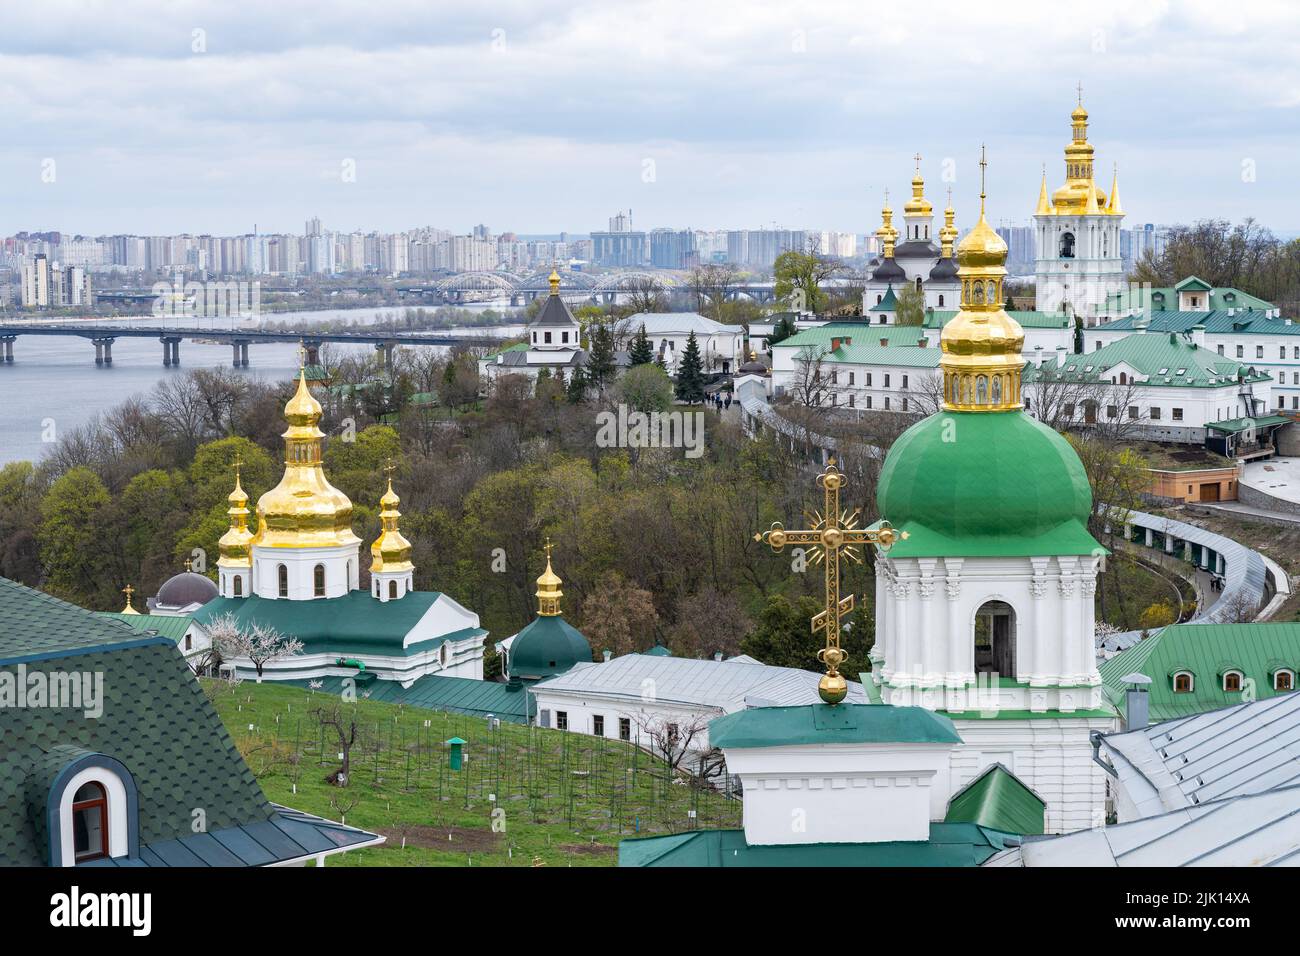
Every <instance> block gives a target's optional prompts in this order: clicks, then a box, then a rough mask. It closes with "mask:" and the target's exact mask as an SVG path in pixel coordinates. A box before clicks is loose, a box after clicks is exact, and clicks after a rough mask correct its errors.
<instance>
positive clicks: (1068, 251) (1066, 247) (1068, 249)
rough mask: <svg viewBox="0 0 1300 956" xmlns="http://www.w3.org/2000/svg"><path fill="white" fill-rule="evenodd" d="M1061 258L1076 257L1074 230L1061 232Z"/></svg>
mask: <svg viewBox="0 0 1300 956" xmlns="http://www.w3.org/2000/svg"><path fill="white" fill-rule="evenodd" d="M1061 258H1062V259H1073V258H1074V233H1072V232H1063V233H1061Z"/></svg>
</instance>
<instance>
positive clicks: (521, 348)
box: [479, 342, 528, 362]
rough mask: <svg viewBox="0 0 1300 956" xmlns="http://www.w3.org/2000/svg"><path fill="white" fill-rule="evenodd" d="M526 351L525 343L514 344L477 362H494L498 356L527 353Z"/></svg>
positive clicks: (526, 345)
mask: <svg viewBox="0 0 1300 956" xmlns="http://www.w3.org/2000/svg"><path fill="white" fill-rule="evenodd" d="M527 351H528V343H527V342H516V343H515V344H514V345H507V346H506V347H505V348H503V349H498V350H497V351H495V352H493V353H492V354H491V355H485V356H483V358H481V359H479V361H481V362H492V361H495V360H496V357H497V356H498V355H505V354H506V353H507V352H527Z"/></svg>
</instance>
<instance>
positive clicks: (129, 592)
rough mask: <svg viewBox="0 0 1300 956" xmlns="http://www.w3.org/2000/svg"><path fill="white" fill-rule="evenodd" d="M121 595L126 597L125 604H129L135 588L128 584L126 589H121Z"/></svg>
mask: <svg viewBox="0 0 1300 956" xmlns="http://www.w3.org/2000/svg"><path fill="white" fill-rule="evenodd" d="M122 593H123V594H125V595H126V603H127V604H130V603H131V595H132V594H134V593H135V588H133V587H131V585H129V584H128V585H127V586H126V587H124V588H122Z"/></svg>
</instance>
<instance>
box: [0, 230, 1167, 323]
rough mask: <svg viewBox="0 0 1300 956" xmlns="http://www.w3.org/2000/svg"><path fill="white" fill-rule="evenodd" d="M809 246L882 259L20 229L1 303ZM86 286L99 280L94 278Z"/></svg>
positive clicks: (637, 246) (1141, 240) (410, 236)
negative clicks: (264, 280)
mask: <svg viewBox="0 0 1300 956" xmlns="http://www.w3.org/2000/svg"><path fill="white" fill-rule="evenodd" d="M997 232H998V234H999V235H1001V236H1002V238H1003V239H1004V240H1005V241H1006V243H1007V246H1008V249H1009V250H1010V252H1009V255H1008V261H1007V266H1008V270H1009V272H1010V273H1011V275H1012V276H1017V275H1032V273H1033V271H1034V234H1033V228H1032V227H1031V226H1029V225H1019V224H1012V223H1010V222H1004V224H1003V225H1001V226H998V227H997ZM1168 235H1169V227H1168V226H1164V225H1156V224H1153V223H1146V224H1141V225H1138V226H1136V227H1135V228H1133V229H1123V230H1121V231H1120V253H1121V257H1122V259H1123V261H1124V266H1125V269H1126V270H1127V269H1129V268H1131V267H1132V265H1133V263H1135V262H1136V261H1138V260H1139V259H1141V258H1142V256H1143V255H1144V254H1145V253H1146V252H1147V251H1148V250H1150V251H1151V252H1152V253H1153V254H1156V255H1158V254H1159V253H1160V252H1161V251H1162V250H1163V247H1164V244H1165V242H1166V241H1167V237H1168ZM812 249H815V250H816V251H817V252H819V253H820V254H822V255H825V256H828V257H831V258H835V259H839V260H841V261H843V262H844V263H845V265H846V266H849V267H852V266H854V265H859V266H865V265H868V264H871V263H872V262H873V261H874V260H875V258H876V257H878V256H879V253H880V251H881V250H880V247H879V238H878V236H877V235H876V234H875V233H873V232H867V233H850V232H836V231H827V230H813V229H779V228H770V229H676V228H666V227H654V228H650V229H638V228H636V227H635V226H634V224H633V219H632V211H631V210H627V211H619V212H618V213H616V214H615V215H613V216H611V217H610V218H609V223H608V228H607V229H604V230H599V231H594V232H592V233H590V234H588V235H583V234H576V233H575V234H570V233H567V232H560V233H558V235H556V236H554V237H544V238H537V237H524V236H520V235H518V234H516V233H515V232H511V231H505V232H501V233H493V231H492V229H491V228H490V227H489V226H487V225H483V224H480V225H477V226H475V227H474V228H473V229H472V230H471V231H470V232H469V233H467V234H465V235H456V234H453V233H452V232H451V231H450V230H447V229H439V228H435V227H432V226H425V227H420V228H416V229H411V230H407V231H405V232H394V233H380V232H363V231H359V230H358V231H353V232H341V231H336V230H331V229H328V228H327V227H326V226H325V225H324V224H323V223H322V221H321V220H320V219H319V218H314V217H313V218H311V219H308V220H307V221H306V223H305V224H304V228H303V232H302V234H301V235H294V234H290V233H262V232H260V231H258V230H257V228H256V227H254V229H253V231H251V232H249V233H247V234H245V235H240V236H214V235H206V234H203V235H190V234H184V235H174V236H138V235H127V234H122V235H109V236H83V235H65V234H63V233H59V232H19V233H17V234H16V235H14V236H11V237H9V238H6V239H3V240H0V270H4V271H7V273H8V282H6V283H4V285H3V287H2V288H3V292H2V293H0V295H2V296H3V302H4V303H5V304H6V305H8V304H13V305H21V306H22V307H23V308H35V309H40V308H59V307H79V306H89V305H93V303H94V291H93V288H92V284H93V283H94V282H98V283H100V284H105V283H114V282H115V283H118V284H121V283H125V282H129V281H130V280H131V279H133V278H145V277H161V276H166V277H171V276H176V275H184V276H186V277H197V278H220V277H234V276H267V277H282V278H289V279H294V278H303V277H312V276H326V277H327V276H343V275H365V274H370V275H381V276H390V277H394V278H396V277H418V276H434V275H443V274H449V273H450V274H456V273H466V272H510V273H515V274H527V273H530V272H533V271H537V270H540V269H543V268H550V267H552V266H553V265H559V266H560V267H561V268H566V269H568V270H572V271H581V270H584V269H589V268H590V269H647V268H648V269H665V270H692V269H696V268H699V267H701V266H704V265H707V264H730V265H733V266H735V267H737V268H739V269H742V270H747V271H751V272H756V273H763V272H770V271H771V269H772V267H773V263H774V262H775V261H776V258H777V257H778V256H779V255H780V254H781V253H783V252H787V251H790V250H797V251H808V250H812ZM92 277H95V278H94V279H92Z"/></svg>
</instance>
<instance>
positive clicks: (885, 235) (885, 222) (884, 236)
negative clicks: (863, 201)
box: [876, 192, 898, 259]
mask: <svg viewBox="0 0 1300 956" xmlns="http://www.w3.org/2000/svg"><path fill="white" fill-rule="evenodd" d="M876 237H877V238H879V239H880V242H881V245H882V247H883V249H882V252H883V254H884V256H885V258H886V259H888V258H890V257H892V256H893V254H894V242H895V241H896V240H897V239H898V230H897V229H895V228H894V210H893V209H892V208H890V205H889V193H888V192H886V193H885V205H884V206H883V207H881V210H880V228H879V229H877V230H876Z"/></svg>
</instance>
